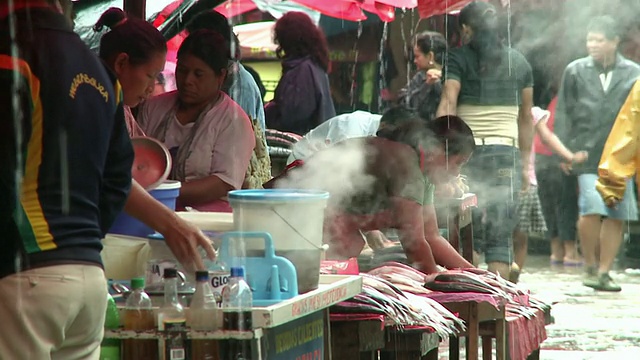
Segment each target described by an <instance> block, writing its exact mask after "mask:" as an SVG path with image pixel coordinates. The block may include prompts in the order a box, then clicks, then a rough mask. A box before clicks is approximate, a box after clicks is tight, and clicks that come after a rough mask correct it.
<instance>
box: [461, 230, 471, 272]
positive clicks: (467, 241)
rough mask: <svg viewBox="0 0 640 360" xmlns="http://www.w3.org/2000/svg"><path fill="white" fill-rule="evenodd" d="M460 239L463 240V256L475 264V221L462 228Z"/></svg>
mask: <svg viewBox="0 0 640 360" xmlns="http://www.w3.org/2000/svg"><path fill="white" fill-rule="evenodd" d="M460 240H461V241H460V242H462V257H463V258H464V259H465V260H467V261H468V262H470V263H472V264H473V223H469V224H468V225H466V226H464V227H463V228H461V229H460Z"/></svg>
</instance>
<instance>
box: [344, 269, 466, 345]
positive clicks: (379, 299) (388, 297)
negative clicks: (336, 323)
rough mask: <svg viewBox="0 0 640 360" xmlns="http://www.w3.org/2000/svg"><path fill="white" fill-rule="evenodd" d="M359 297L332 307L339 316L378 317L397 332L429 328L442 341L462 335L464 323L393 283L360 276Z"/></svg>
mask: <svg viewBox="0 0 640 360" xmlns="http://www.w3.org/2000/svg"><path fill="white" fill-rule="evenodd" d="M361 275H362V279H363V285H362V293H360V294H358V295H356V296H355V297H353V298H351V299H349V300H347V301H344V302H341V303H339V304H337V305H335V306H334V307H333V309H332V310H333V311H336V312H339V313H367V314H381V315H384V316H385V319H386V320H387V321H390V322H391V323H392V325H395V326H397V327H399V328H402V327H404V326H428V327H431V328H433V329H434V331H435V332H436V333H437V334H438V335H439V336H440V337H441V338H443V339H445V338H448V337H449V336H451V335H455V334H457V333H458V332H459V331H464V328H465V327H464V322H463V321H462V320H460V319H458V318H457V317H456V316H455V315H453V314H452V313H451V312H449V311H448V310H447V309H445V308H444V307H443V306H442V305H440V304H439V303H437V302H436V301H434V300H431V299H429V298H426V297H423V296H417V295H414V294H412V293H407V292H404V291H402V290H401V289H400V288H398V287H397V286H396V285H394V284H393V283H391V282H389V281H387V280H384V279H382V278H379V277H377V276H372V275H369V274H361Z"/></svg>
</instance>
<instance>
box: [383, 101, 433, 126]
mask: <svg viewBox="0 0 640 360" xmlns="http://www.w3.org/2000/svg"><path fill="white" fill-rule="evenodd" d="M412 120H422V121H424V119H421V118H420V116H419V115H418V113H416V112H415V111H412V110H410V109H407V108H406V107H405V106H403V105H396V106H394V107H392V108H390V109H389V110H387V111H385V112H384V114H382V117H381V118H380V125H383V124H384V125H385V129H389V128H390V127H394V126H397V125H399V124H401V123H403V122H408V121H412Z"/></svg>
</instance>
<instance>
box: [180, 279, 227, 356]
mask: <svg viewBox="0 0 640 360" xmlns="http://www.w3.org/2000/svg"><path fill="white" fill-rule="evenodd" d="M219 311H220V309H219V307H218V303H217V302H216V299H215V297H214V295H213V290H212V289H211V284H210V283H209V272H208V271H197V272H196V292H195V293H194V294H193V299H191V306H190V308H189V316H188V317H187V325H188V326H189V327H190V328H191V329H192V330H204V331H215V330H217V329H218V312H219ZM191 358H192V359H194V360H195V359H198V360H213V359H217V358H218V342H217V341H216V340H212V339H202V340H191Z"/></svg>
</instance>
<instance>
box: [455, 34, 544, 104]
mask: <svg viewBox="0 0 640 360" xmlns="http://www.w3.org/2000/svg"><path fill="white" fill-rule="evenodd" d="M443 73H444V80H445V81H446V80H457V81H459V82H460V85H461V86H460V94H459V95H458V105H493V106H508V105H520V104H521V103H522V99H521V92H522V89H525V88H530V87H533V72H532V70H531V65H529V62H528V61H527V59H526V58H525V57H524V55H522V54H521V53H520V52H518V51H516V50H514V49H509V48H505V50H504V53H503V55H502V59H501V61H500V63H499V64H496V65H495V66H491V67H489V68H488V69H486V70H485V71H480V68H479V63H478V56H477V55H476V53H475V51H473V50H472V49H471V48H470V47H469V46H468V45H465V46H462V47H460V48H456V49H453V50H451V52H450V53H449V58H448V64H447V66H446V68H445V71H444V72H443Z"/></svg>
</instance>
